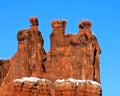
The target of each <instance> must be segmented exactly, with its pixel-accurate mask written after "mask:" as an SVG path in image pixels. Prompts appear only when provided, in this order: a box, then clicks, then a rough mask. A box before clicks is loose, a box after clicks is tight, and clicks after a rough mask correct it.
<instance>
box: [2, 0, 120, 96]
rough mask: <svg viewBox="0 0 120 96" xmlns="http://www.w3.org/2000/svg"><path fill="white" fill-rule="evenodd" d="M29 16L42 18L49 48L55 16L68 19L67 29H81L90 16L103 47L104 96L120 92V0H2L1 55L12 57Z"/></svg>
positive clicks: (43, 32)
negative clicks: (79, 24) (79, 27)
mask: <svg viewBox="0 0 120 96" xmlns="http://www.w3.org/2000/svg"><path fill="white" fill-rule="evenodd" d="M30 16H37V17H38V19H39V23H40V25H39V29H40V31H41V32H42V35H43V38H44V41H45V43H44V46H45V49H46V51H48V50H49V47H50V40H49V35H50V33H51V31H52V28H51V25H50V22H51V21H52V20H54V19H65V20H67V27H66V33H78V30H79V29H78V23H79V21H80V20H82V19H88V20H91V21H92V22H93V26H92V31H93V32H94V34H96V37H97V39H98V42H99V44H100V47H101V50H102V54H101V55H100V58H101V63H100V68H101V83H102V89H103V96H120V92H119V91H120V88H119V87H120V83H119V82H120V61H119V60H120V29H119V28H120V0H1V1H0V57H1V58H11V57H12V56H13V54H14V53H15V52H16V51H17V39H16V35H17V32H18V30H21V29H24V28H29V25H30V23H29V20H28V18H29V17H30Z"/></svg>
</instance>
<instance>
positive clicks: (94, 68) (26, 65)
mask: <svg viewBox="0 0 120 96" xmlns="http://www.w3.org/2000/svg"><path fill="white" fill-rule="evenodd" d="M30 23H31V26H30V28H29V29H24V30H20V31H19V32H18V34H17V39H18V51H17V52H16V53H15V54H14V56H13V57H12V59H11V60H10V61H9V62H8V65H7V63H5V64H3V63H2V67H0V68H1V70H0V72H3V71H4V70H7V71H5V72H4V73H5V74H2V73H1V74H2V75H1V78H0V80H1V81H0V83H2V84H1V87H0V95H1V94H2V96H69V95H71V96H101V94H102V92H101V87H100V86H98V85H95V84H92V83H91V82H94V81H96V82H98V83H100V69H99V63H100V60H99V54H100V53H101V50H100V47H99V44H98V41H97V39H96V37H95V35H93V34H92V32H91V29H90V27H91V26H92V23H91V22H90V21H87V20H85V21H84V20H83V21H81V22H80V23H79V28H80V31H79V32H78V34H76V35H75V34H65V27H66V21H65V20H54V21H52V22H51V26H52V28H53V30H52V33H51V35H50V41H51V47H50V51H49V52H47V53H46V52H45V50H44V48H43V44H44V40H43V38H42V35H41V32H40V31H39V30H38V25H39V23H38V19H37V18H36V17H32V18H30ZM3 65H4V66H7V67H4V66H3ZM8 69H9V70H8ZM32 76H33V77H38V78H47V79H49V80H51V81H47V82H44V81H42V80H39V81H37V82H31V81H24V82H13V81H14V80H15V79H21V78H22V77H32ZM68 78H75V79H78V80H91V81H86V82H82V83H80V82H77V83H75V82H71V81H69V80H67V79H68ZM57 79H66V80H67V81H65V80H64V82H56V80H57Z"/></svg>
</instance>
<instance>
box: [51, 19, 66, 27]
mask: <svg viewBox="0 0 120 96" xmlns="http://www.w3.org/2000/svg"><path fill="white" fill-rule="evenodd" d="M51 26H52V27H53V28H56V27H64V28H65V27H66V21H65V20H53V21H52V22H51Z"/></svg>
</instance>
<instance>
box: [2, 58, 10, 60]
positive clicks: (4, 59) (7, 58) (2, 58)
mask: <svg viewBox="0 0 120 96" xmlns="http://www.w3.org/2000/svg"><path fill="white" fill-rule="evenodd" d="M0 60H10V58H0Z"/></svg>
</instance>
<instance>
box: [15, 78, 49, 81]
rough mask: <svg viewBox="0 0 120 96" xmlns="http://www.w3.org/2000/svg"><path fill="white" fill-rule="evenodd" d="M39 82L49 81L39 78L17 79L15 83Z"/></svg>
mask: <svg viewBox="0 0 120 96" xmlns="http://www.w3.org/2000/svg"><path fill="white" fill-rule="evenodd" d="M39 80H42V81H48V80H47V79H40V78H37V77H23V78H22V79H15V80H14V82H24V81H30V82H37V81H39Z"/></svg>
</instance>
